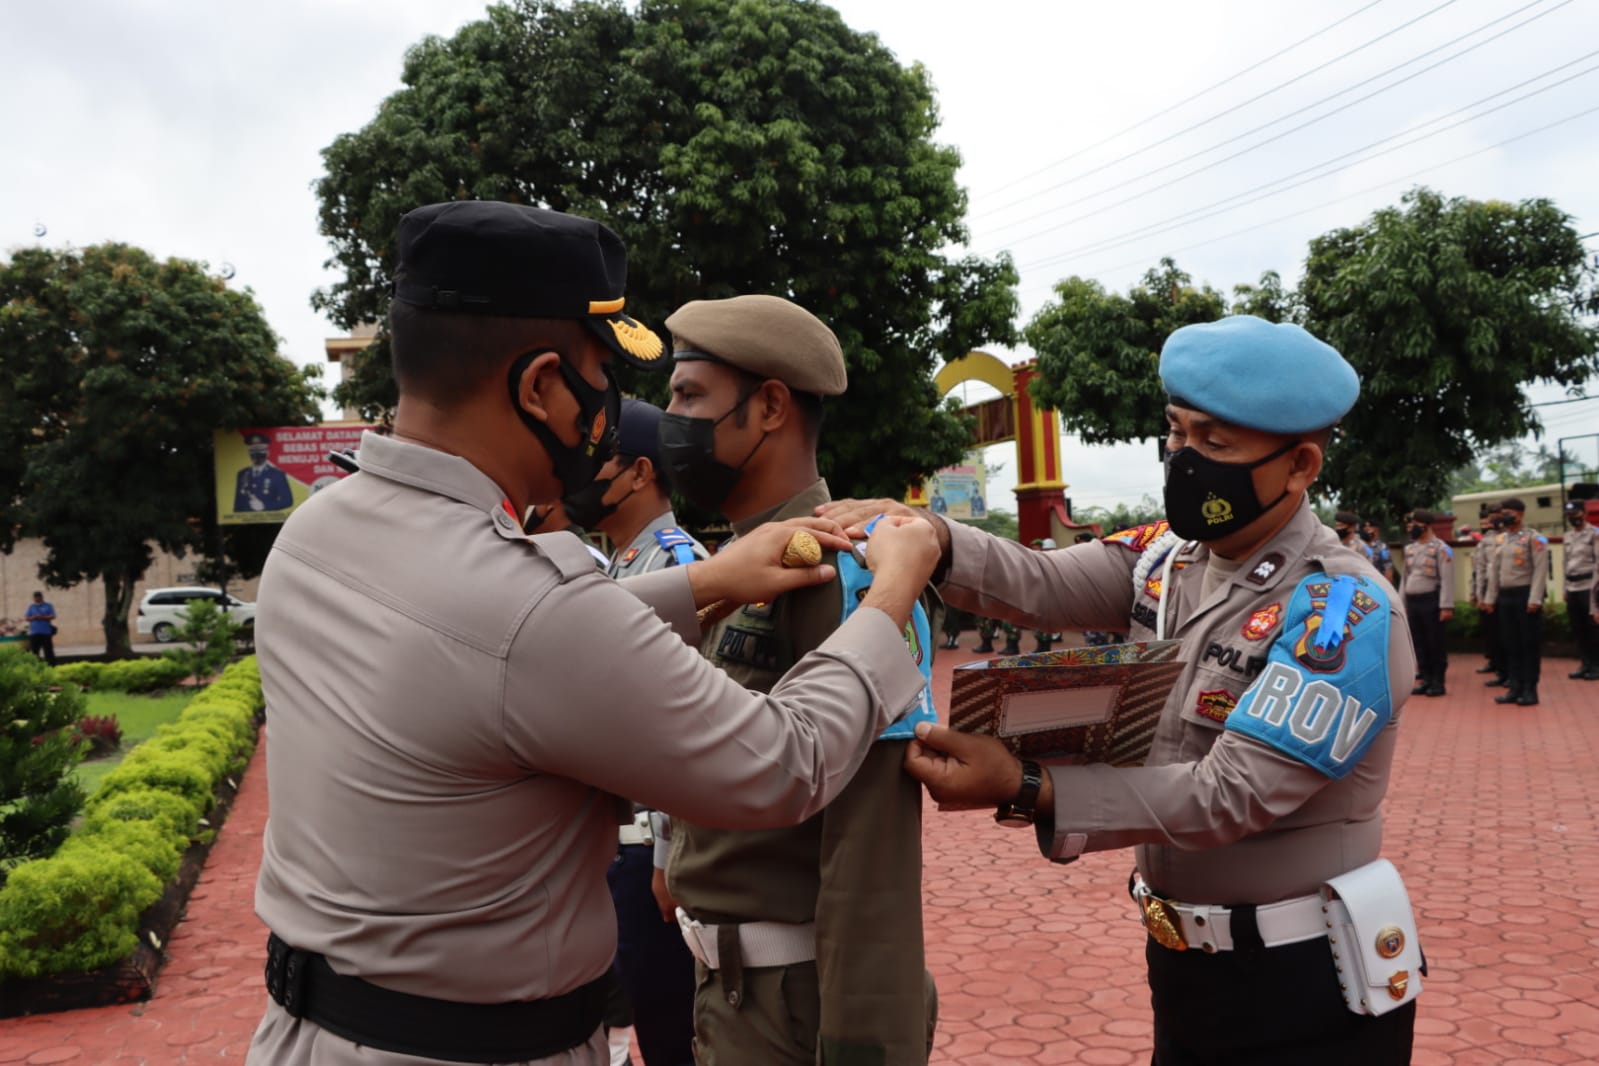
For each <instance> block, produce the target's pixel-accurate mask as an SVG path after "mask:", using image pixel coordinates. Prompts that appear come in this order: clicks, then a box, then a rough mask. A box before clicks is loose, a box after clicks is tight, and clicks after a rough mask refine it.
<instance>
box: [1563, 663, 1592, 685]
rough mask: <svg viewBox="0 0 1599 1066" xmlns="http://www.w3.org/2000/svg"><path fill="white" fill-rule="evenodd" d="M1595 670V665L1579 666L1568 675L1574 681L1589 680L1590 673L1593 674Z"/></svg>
mask: <svg viewBox="0 0 1599 1066" xmlns="http://www.w3.org/2000/svg"><path fill="white" fill-rule="evenodd" d="M1593 672H1594V670H1593V667H1591V666H1587V665H1584V666H1579V667H1578V668H1577V669H1576V670H1574V671H1572V672H1571V673H1569V674H1567V675H1566V676H1567V677H1569V678H1571V680H1573V681H1587V680H1588V679H1589V675H1591V674H1592V673H1593Z"/></svg>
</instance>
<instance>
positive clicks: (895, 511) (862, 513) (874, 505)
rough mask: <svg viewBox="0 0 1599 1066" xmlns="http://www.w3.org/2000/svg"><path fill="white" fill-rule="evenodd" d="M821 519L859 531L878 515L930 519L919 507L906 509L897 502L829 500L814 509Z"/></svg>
mask: <svg viewBox="0 0 1599 1066" xmlns="http://www.w3.org/2000/svg"><path fill="white" fill-rule="evenodd" d="M816 513H817V514H818V515H821V516H822V517H823V518H830V519H832V520H833V521H834V522H837V523H838V524H839V525H841V526H843V527H844V529H845V530H850V529H855V530H860V529H862V528H864V527H865V525H866V523H868V522H870V521H871V520H872V519H874V518H876V517H877V516H878V515H880V514H886V515H898V516H900V517H902V518H930V517H931V516H930V515H929V514H928V513H927V512H926V511H925V510H923V509H922V508H920V507H907V506H905V505H904V504H903V503H900V502H899V501H898V500H889V499H879V500H831V501H829V502H828V503H824V504H822V505H821V506H820V507H818V508H816Z"/></svg>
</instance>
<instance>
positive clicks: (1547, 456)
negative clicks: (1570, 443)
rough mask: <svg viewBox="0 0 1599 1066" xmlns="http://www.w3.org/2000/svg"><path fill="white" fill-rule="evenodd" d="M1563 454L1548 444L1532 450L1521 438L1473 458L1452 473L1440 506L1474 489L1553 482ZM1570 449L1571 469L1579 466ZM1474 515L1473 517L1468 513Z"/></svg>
mask: <svg viewBox="0 0 1599 1066" xmlns="http://www.w3.org/2000/svg"><path fill="white" fill-rule="evenodd" d="M1560 460H1561V456H1560V454H1559V453H1558V452H1556V451H1554V450H1552V449H1550V447H1549V446H1548V445H1546V444H1541V445H1539V446H1538V447H1537V448H1536V449H1534V450H1533V451H1531V452H1530V453H1529V452H1528V450H1527V449H1526V448H1525V447H1523V446H1522V444H1521V442H1520V441H1511V442H1510V443H1509V444H1505V445H1501V446H1500V447H1498V448H1495V449H1493V450H1492V451H1490V452H1488V453H1487V454H1486V455H1484V456H1483V457H1482V458H1481V459H1480V460H1478V459H1473V460H1472V461H1471V462H1469V463H1467V464H1466V465H1465V466H1462V467H1460V468H1459V469H1458V470H1456V471H1455V472H1454V473H1453V474H1451V475H1450V476H1449V483H1448V485H1447V486H1446V487H1445V489H1444V495H1443V496H1442V497H1441V498H1440V499H1439V500H1438V501H1437V504H1436V506H1438V507H1443V508H1447V507H1448V506H1449V502H1450V501H1451V500H1452V499H1454V498H1455V497H1456V496H1464V495H1466V494H1467V493H1472V492H1491V491H1493V490H1494V489H1519V488H1528V487H1531V486H1533V485H1551V484H1555V483H1558V482H1559V481H1560V473H1561V462H1560ZM1575 465H1576V464H1575V459H1574V457H1573V456H1572V455H1571V453H1570V452H1567V453H1566V454H1565V467H1566V469H1567V470H1570V469H1572V468H1573V467H1574V466H1575ZM1465 517H1470V516H1465Z"/></svg>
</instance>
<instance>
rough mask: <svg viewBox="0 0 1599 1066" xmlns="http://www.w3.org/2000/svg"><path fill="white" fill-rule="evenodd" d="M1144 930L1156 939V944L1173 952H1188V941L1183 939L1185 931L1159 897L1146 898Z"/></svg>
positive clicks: (1144, 902) (1173, 913)
mask: <svg viewBox="0 0 1599 1066" xmlns="http://www.w3.org/2000/svg"><path fill="white" fill-rule="evenodd" d="M1143 904H1144V928H1145V929H1147V930H1148V931H1149V935H1150V936H1152V937H1154V938H1155V943H1157V944H1159V945H1160V946H1161V947H1163V948H1167V949H1169V950H1171V951H1187V950H1188V941H1187V940H1184V939H1183V929H1182V926H1181V925H1180V924H1178V922H1177V915H1176V913H1175V912H1174V911H1172V909H1171V908H1169V907H1167V906H1166V901H1165V900H1163V899H1161V898H1160V897H1158V896H1153V895H1150V896H1145V897H1144V899H1143Z"/></svg>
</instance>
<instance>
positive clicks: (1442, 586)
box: [1400, 536, 1455, 611]
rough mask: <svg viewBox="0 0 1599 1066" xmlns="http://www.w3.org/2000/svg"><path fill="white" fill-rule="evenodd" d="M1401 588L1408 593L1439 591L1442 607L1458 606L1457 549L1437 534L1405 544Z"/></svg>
mask: <svg viewBox="0 0 1599 1066" xmlns="http://www.w3.org/2000/svg"><path fill="white" fill-rule="evenodd" d="M1400 591H1401V592H1402V593H1403V594H1404V595H1406V596H1424V595H1426V594H1428V593H1436V594H1437V596H1438V609H1439V610H1440V611H1451V610H1454V607H1455V553H1454V551H1453V550H1452V549H1451V548H1450V547H1449V545H1447V544H1445V543H1444V542H1443V541H1441V540H1439V539H1438V538H1437V537H1436V536H1434V537H1429V538H1428V539H1426V540H1417V541H1412V542H1411V543H1409V544H1406V545H1405V578H1404V581H1403V582H1402V583H1401V584H1400Z"/></svg>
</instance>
